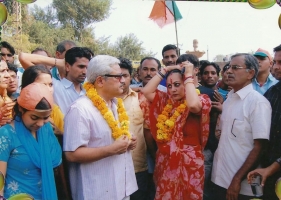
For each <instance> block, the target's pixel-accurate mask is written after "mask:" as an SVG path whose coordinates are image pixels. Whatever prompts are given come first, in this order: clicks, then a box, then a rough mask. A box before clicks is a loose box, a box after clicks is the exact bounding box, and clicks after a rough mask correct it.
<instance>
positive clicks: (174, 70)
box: [166, 69, 184, 78]
mask: <svg viewBox="0 0 281 200" xmlns="http://www.w3.org/2000/svg"><path fill="white" fill-rule="evenodd" d="M174 73H179V74H180V75H181V76H182V77H183V75H184V74H183V72H182V71H181V70H179V69H173V70H171V71H169V72H168V73H167V74H166V78H168V77H169V76H170V75H171V74H174Z"/></svg>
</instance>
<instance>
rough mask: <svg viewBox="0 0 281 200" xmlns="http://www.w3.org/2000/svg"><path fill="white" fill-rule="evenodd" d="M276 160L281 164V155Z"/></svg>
mask: <svg viewBox="0 0 281 200" xmlns="http://www.w3.org/2000/svg"><path fill="white" fill-rule="evenodd" d="M275 162H277V163H278V164H279V165H281V157H280V158H278V159H277V160H276V161H275Z"/></svg>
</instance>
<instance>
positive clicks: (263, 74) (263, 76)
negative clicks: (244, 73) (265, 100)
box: [252, 48, 278, 95]
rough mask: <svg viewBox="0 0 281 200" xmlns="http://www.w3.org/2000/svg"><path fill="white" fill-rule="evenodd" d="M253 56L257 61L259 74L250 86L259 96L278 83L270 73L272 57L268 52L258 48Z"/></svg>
mask: <svg viewBox="0 0 281 200" xmlns="http://www.w3.org/2000/svg"><path fill="white" fill-rule="evenodd" d="M254 56H255V57H256V58H257V59H258V61H259V72H258V75H257V77H256V78H255V79H254V80H253V82H252V84H253V87H254V89H255V90H256V91H257V92H259V93H260V94H262V95H263V94H264V93H265V92H266V91H267V90H268V89H269V88H270V87H271V86H273V85H275V84H276V83H278V81H277V80H276V79H275V78H274V77H273V76H272V74H271V73H270V68H271V66H272V65H273V60H272V56H271V55H270V54H269V52H268V51H266V50H264V49H261V48H259V49H258V50H257V51H256V52H255V53H254Z"/></svg>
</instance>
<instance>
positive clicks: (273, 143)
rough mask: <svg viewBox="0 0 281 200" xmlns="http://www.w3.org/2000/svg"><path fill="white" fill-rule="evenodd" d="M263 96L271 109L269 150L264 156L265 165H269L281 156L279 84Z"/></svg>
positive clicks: (280, 88) (280, 90) (280, 89)
mask: <svg viewBox="0 0 281 200" xmlns="http://www.w3.org/2000/svg"><path fill="white" fill-rule="evenodd" d="M264 96H265V98H267V99H268V101H269V102H270V104H271V107H272V118H271V128H270V139H269V145H268V147H269V149H268V154H267V156H266V158H267V163H265V164H266V165H271V164H272V163H273V162H274V161H275V160H276V159H277V158H279V157H280V156H281V82H278V83H277V84H276V85H274V86H272V87H271V88H269V89H268V91H267V92H266V93H265V94H264Z"/></svg>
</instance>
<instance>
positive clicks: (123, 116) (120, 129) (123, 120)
mask: <svg viewBox="0 0 281 200" xmlns="http://www.w3.org/2000/svg"><path fill="white" fill-rule="evenodd" d="M83 87H84V88H85V90H86V95H87V97H88V98H89V99H90V100H91V101H92V102H93V104H94V106H95V107H96V108H97V109H98V110H99V111H100V113H101V114H102V116H103V118H104V119H105V121H106V122H107V124H108V125H109V127H110V128H111V130H112V137H113V138H114V139H115V140H116V139H118V138H119V137H121V136H123V135H125V136H127V137H128V138H131V135H130V133H129V117H128V115H127V113H126V110H125V108H124V105H123V100H122V99H120V98H117V101H118V104H117V112H118V118H119V120H115V118H114V116H113V113H112V111H110V110H109V109H108V107H107V106H106V103H105V101H104V100H103V99H102V98H101V97H100V96H99V95H98V93H97V91H96V89H95V87H94V85H93V84H91V83H89V82H86V83H85V84H84V86H83Z"/></svg>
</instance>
